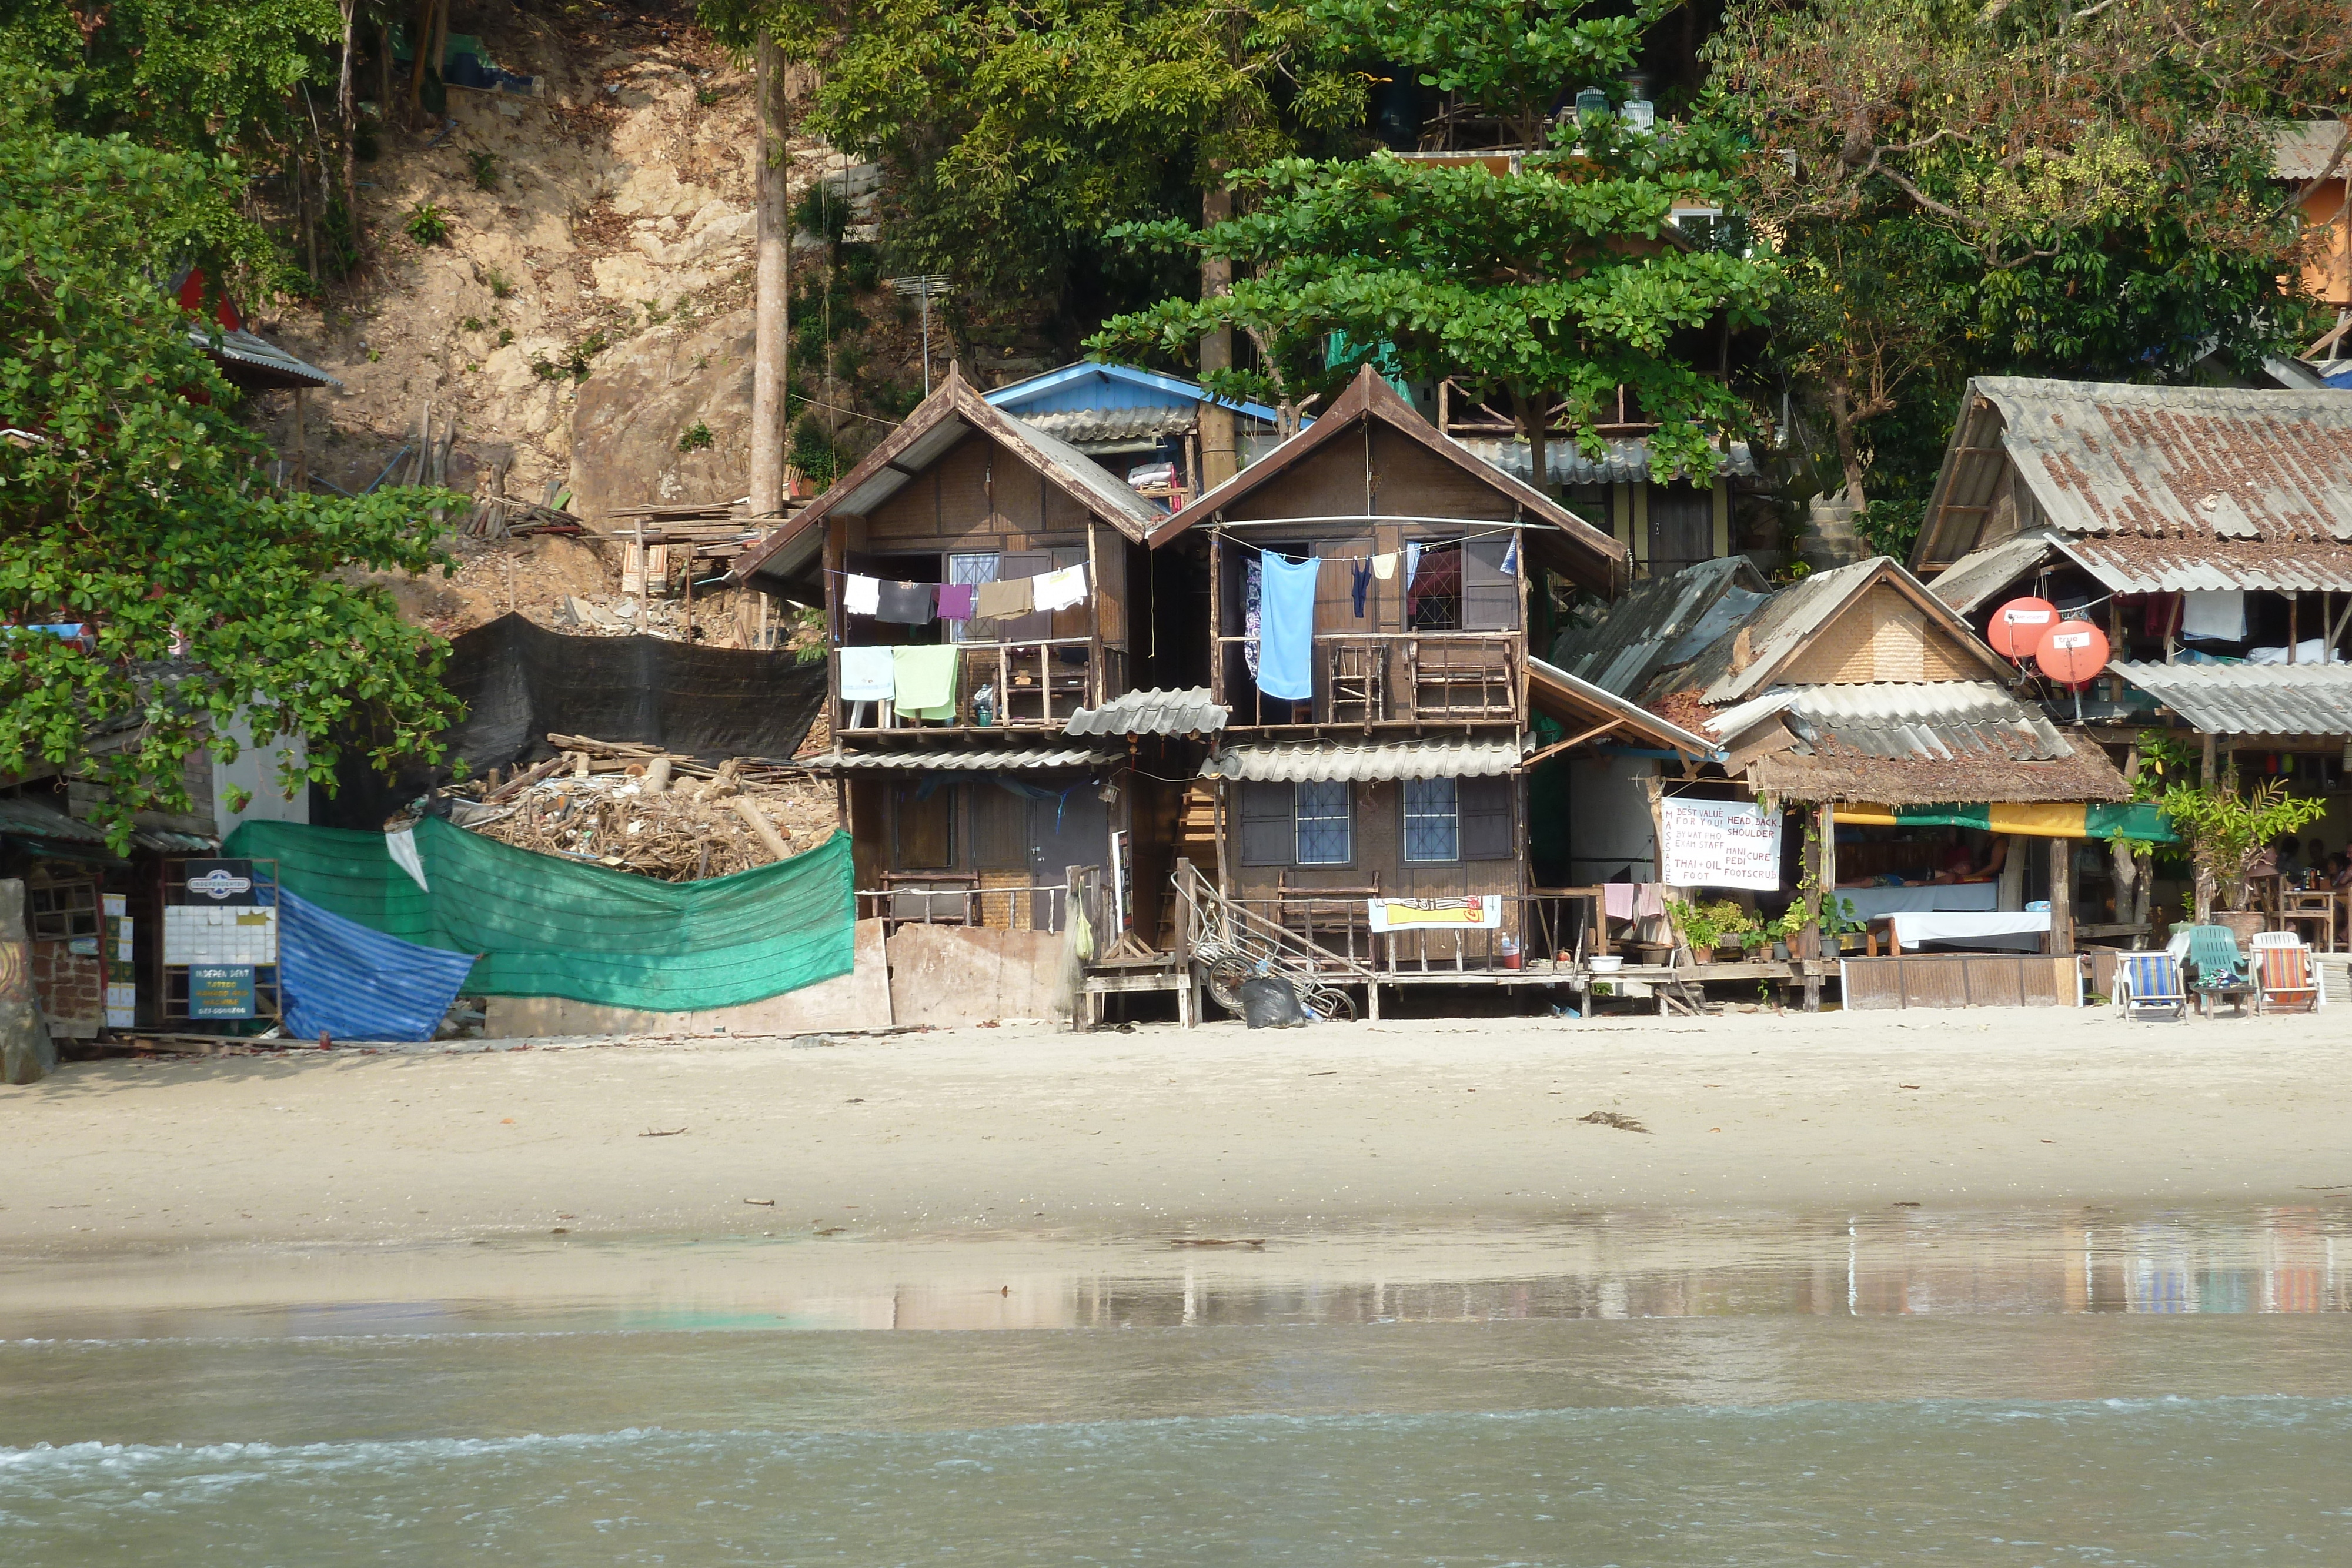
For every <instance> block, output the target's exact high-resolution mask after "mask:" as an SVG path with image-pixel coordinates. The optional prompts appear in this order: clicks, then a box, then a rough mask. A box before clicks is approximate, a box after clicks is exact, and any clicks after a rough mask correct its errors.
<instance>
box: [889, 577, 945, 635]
mask: <svg viewBox="0 0 2352 1568" xmlns="http://www.w3.org/2000/svg"><path fill="white" fill-rule="evenodd" d="M935 586H936V585H935V584H932V583H929V582H886V583H883V584H882V585H881V590H880V592H879V593H878V594H877V599H878V600H879V601H880V604H881V607H880V608H879V609H878V610H877V611H876V612H875V614H876V616H877V618H878V619H880V620H884V621H895V622H898V623H899V624H900V625H902V626H928V625H929V624H930V623H931V619H932V615H933V612H934V608H935V606H934V601H933V600H932V598H931V591H932V589H933V588H934V587H935Z"/></svg>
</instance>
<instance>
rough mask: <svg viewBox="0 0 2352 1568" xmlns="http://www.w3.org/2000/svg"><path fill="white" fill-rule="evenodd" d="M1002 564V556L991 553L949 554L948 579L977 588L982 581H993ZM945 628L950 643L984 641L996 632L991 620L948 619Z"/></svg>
mask: <svg viewBox="0 0 2352 1568" xmlns="http://www.w3.org/2000/svg"><path fill="white" fill-rule="evenodd" d="M1003 565H1004V558H1003V556H1001V555H996V554H993V553H992V554H988V555H964V554H955V555H950V556H949V557H948V580H949V581H950V582H962V583H969V584H971V586H972V587H974V588H977V587H979V586H980V585H981V584H982V583H983V582H994V581H995V580H996V574H997V572H998V571H999V570H1002V569H1003ZM975 627H977V628H979V631H978V632H977V633H976V632H974V631H973V628H975ZM947 628H948V641H949V642H950V643H985V642H987V641H988V640H989V639H990V638H992V637H993V636H994V635H995V634H996V623H995V622H992V621H950V622H948V623H947Z"/></svg>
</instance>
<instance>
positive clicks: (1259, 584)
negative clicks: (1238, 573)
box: [1242, 560, 1265, 681]
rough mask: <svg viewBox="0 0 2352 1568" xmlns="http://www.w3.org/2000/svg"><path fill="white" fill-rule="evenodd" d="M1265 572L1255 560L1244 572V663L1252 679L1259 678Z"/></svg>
mask: <svg viewBox="0 0 2352 1568" xmlns="http://www.w3.org/2000/svg"><path fill="white" fill-rule="evenodd" d="M1264 597H1265V571H1264V570H1263V569H1261V568H1260V567H1259V565H1258V563H1257V562H1256V561H1255V560H1253V561H1251V562H1250V563H1249V566H1248V569H1247V570H1244V572H1243V573H1242V663H1243V664H1247V665H1248V666H1249V673H1250V679H1251V680H1253V681H1254V680H1255V679H1257V627H1258V605H1259V602H1260V601H1261V600H1263V599H1264Z"/></svg>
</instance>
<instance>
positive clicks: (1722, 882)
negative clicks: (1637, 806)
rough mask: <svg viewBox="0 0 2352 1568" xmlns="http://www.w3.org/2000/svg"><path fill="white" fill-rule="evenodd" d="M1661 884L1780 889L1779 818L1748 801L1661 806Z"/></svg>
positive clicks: (1673, 802) (1680, 802)
mask: <svg viewBox="0 0 2352 1568" xmlns="http://www.w3.org/2000/svg"><path fill="white" fill-rule="evenodd" d="M1658 818H1659V828H1660V834H1661V837H1663V838H1664V842H1663V843H1661V844H1660V845H1659V846H1658V859H1659V873H1658V875H1659V880H1660V881H1662V882H1664V883H1665V884H1666V885H1667V886H1669V887H1752V888H1759V889H1772V888H1777V887H1779V886H1780V812H1779V811H1777V810H1772V811H1767V810H1765V809H1764V808H1763V807H1761V806H1759V805H1757V804H1755V803H1754V802H1752V801H1747V800H1661V801H1659V802H1658Z"/></svg>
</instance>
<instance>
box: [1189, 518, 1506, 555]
mask: <svg viewBox="0 0 2352 1568" xmlns="http://www.w3.org/2000/svg"><path fill="white" fill-rule="evenodd" d="M1520 531H1521V530H1520V529H1519V528H1516V527H1513V526H1510V525H1505V526H1502V527H1499V528H1482V529H1480V530H1478V531H1477V532H1476V533H1469V534H1456V535H1455V536H1454V538H1449V539H1438V540H1434V541H1433V542H1430V543H1427V544H1423V545H1421V546H1420V547H1419V548H1420V549H1422V550H1423V551H1428V550H1433V549H1444V547H1445V546H1447V545H1453V544H1466V543H1468V542H1469V541H1470V540H1472V539H1491V538H1501V537H1503V536H1505V535H1512V536H1516V535H1517V534H1518V533H1519V532H1520ZM1225 543H1226V544H1227V545H1229V546H1232V547H1233V548H1234V549H1245V550H1252V551H1255V553H1256V554H1258V555H1261V556H1266V555H1276V556H1281V557H1282V558H1283V559H1285V560H1288V559H1294V558H1293V556H1292V555H1291V553H1290V552H1289V551H1286V550H1285V549H1281V548H1280V547H1278V546H1269V545H1254V544H1251V543H1250V542H1249V541H1248V540H1247V539H1237V538H1226V539H1225ZM1397 553H1399V552H1398V551H1396V550H1381V551H1378V552H1375V553H1374V554H1371V555H1324V554H1322V553H1321V552H1320V551H1318V552H1317V553H1316V554H1314V555H1312V556H1309V557H1307V558H1306V559H1309V560H1329V561H1345V562H1347V563H1349V565H1354V564H1356V563H1358V562H1360V561H1368V560H1378V559H1381V556H1384V555H1387V556H1393V555H1396V554H1397Z"/></svg>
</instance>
